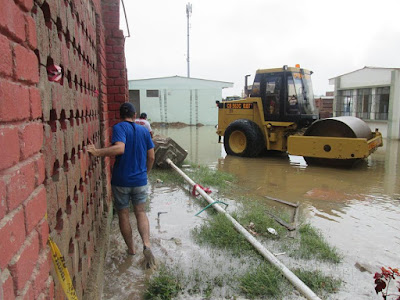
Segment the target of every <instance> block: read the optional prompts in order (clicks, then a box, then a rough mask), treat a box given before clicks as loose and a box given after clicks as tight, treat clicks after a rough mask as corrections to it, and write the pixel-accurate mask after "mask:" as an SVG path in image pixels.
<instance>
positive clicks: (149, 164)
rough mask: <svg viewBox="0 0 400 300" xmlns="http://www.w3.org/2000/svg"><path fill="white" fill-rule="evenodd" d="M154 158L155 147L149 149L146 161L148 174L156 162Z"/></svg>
mask: <svg viewBox="0 0 400 300" xmlns="http://www.w3.org/2000/svg"><path fill="white" fill-rule="evenodd" d="M154 160H155V155H154V148H151V149H150V150H147V162H146V166H147V174H149V173H150V170H151V168H152V167H153V164H154Z"/></svg>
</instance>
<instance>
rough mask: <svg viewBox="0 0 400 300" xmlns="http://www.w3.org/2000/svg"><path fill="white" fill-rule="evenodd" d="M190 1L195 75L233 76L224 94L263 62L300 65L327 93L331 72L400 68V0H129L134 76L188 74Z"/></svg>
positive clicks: (238, 88)
mask: <svg viewBox="0 0 400 300" xmlns="http://www.w3.org/2000/svg"><path fill="white" fill-rule="evenodd" d="M189 2H190V3H191V4H192V14H191V17H190V75H191V77H193V78H202V79H210V80H218V81H227V82H232V83H234V87H233V88H229V89H225V90H224V92H223V96H229V95H240V93H241V92H242V90H243V85H244V76H245V75H246V74H251V75H252V76H251V77H250V78H249V83H250V84H251V83H252V81H253V79H254V73H255V71H256V70H257V69H267V68H275V67H282V66H283V65H288V66H294V65H295V64H300V66H301V67H302V68H305V69H309V70H312V71H313V72H314V74H313V76H312V78H313V85H314V93H315V94H316V95H322V94H325V92H326V91H330V90H333V86H330V85H329V82H328V79H329V78H332V77H336V76H338V75H341V74H344V73H347V72H351V71H354V70H357V69H361V68H363V67H364V66H374V67H400V0H380V1H372V0H335V1H326V0H303V1H300V0H299V1H294V0H247V1H239V0H230V1H228V0H191V1H188V0H169V1H167V0H147V1H132V0H125V1H124V3H125V7H126V13H127V17H128V24H129V29H130V35H131V36H130V37H129V38H127V39H126V43H125V53H126V62H127V68H128V79H129V80H131V79H144V78H154V77H165V76H175V75H179V76H187V61H186V58H187V27H186V26H187V25H186V24H187V23H186V22H187V17H186V4H187V3H189ZM123 19H124V15H123V14H122V13H121V29H123V30H124V32H125V34H126V35H127V33H126V29H125V28H126V25H125V22H124V21H123Z"/></svg>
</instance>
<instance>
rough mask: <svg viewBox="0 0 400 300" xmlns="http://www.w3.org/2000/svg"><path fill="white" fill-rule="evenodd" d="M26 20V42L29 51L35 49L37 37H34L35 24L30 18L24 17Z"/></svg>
mask: <svg viewBox="0 0 400 300" xmlns="http://www.w3.org/2000/svg"><path fill="white" fill-rule="evenodd" d="M25 20H26V30H27V32H26V42H27V43H28V45H29V47H31V49H33V50H35V49H36V48H37V36H36V22H35V20H34V19H33V18H32V17H31V16H25Z"/></svg>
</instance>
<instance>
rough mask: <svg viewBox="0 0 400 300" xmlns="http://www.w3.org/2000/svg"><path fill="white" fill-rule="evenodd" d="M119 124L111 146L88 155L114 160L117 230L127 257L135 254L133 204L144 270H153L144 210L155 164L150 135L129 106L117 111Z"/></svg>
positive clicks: (122, 106)
mask: <svg viewBox="0 0 400 300" xmlns="http://www.w3.org/2000/svg"><path fill="white" fill-rule="evenodd" d="M120 117H121V119H122V120H123V121H122V122H120V123H118V124H116V125H114V127H113V135H112V141H111V143H112V146H110V147H107V148H101V149H96V147H95V146H94V145H93V144H90V145H88V148H87V151H88V152H89V153H90V154H92V155H94V156H115V157H116V159H115V163H114V167H113V172H112V179H111V188H112V193H113V196H114V207H115V209H116V210H117V212H118V218H119V228H120V230H121V233H122V236H123V238H124V240H125V243H126V245H127V246H128V254H131V255H134V254H135V253H136V251H135V247H134V243H133V237H132V228H131V225H130V223H129V204H130V202H132V204H133V210H134V213H135V216H136V220H137V226H138V230H139V233H140V236H141V238H142V241H143V254H144V256H145V262H146V267H147V268H150V267H153V266H154V264H155V261H154V256H153V254H152V252H151V250H150V226H149V219H148V218H147V215H146V211H145V206H146V200H147V174H148V173H149V172H150V170H151V168H152V167H153V163H154V144H153V141H152V140H151V136H150V133H149V131H148V130H147V129H146V128H145V127H143V126H141V125H137V124H135V118H136V110H135V107H134V106H133V104H132V103H129V102H126V103H123V104H122V105H121V107H120Z"/></svg>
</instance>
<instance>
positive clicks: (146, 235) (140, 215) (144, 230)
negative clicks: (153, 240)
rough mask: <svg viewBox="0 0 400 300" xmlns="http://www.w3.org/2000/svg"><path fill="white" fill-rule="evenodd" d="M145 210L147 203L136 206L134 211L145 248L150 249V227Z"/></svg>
mask: <svg viewBox="0 0 400 300" xmlns="http://www.w3.org/2000/svg"><path fill="white" fill-rule="evenodd" d="M145 209H146V203H141V204H138V205H135V206H134V208H133V211H134V212H135V216H136V220H137V227H138V230H139V234H140V236H141V238H142V241H143V246H145V247H146V248H150V225H149V219H148V218H147V215H146V210H145Z"/></svg>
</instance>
